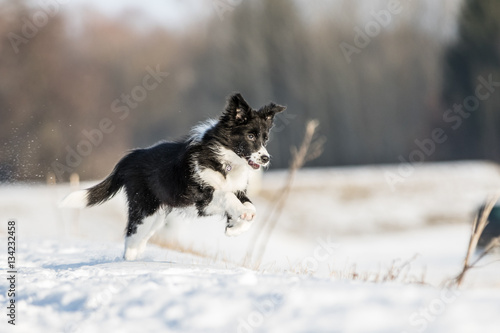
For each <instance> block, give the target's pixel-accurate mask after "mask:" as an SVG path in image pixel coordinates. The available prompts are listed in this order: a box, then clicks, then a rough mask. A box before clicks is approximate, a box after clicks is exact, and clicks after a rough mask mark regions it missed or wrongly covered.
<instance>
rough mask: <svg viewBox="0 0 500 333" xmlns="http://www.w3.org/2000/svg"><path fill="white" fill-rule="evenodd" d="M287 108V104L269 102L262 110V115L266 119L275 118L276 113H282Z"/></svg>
mask: <svg viewBox="0 0 500 333" xmlns="http://www.w3.org/2000/svg"><path fill="white" fill-rule="evenodd" d="M285 110H286V106H283V105H278V104H274V103H269V104H268V105H266V106H265V107H263V108H262V110H261V115H262V117H263V118H265V119H266V120H273V118H274V115H275V114H276V113H280V112H283V111H285Z"/></svg>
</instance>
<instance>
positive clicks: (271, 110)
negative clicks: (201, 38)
mask: <svg viewBox="0 0 500 333" xmlns="http://www.w3.org/2000/svg"><path fill="white" fill-rule="evenodd" d="M285 109H286V107H284V106H281V105H276V104H274V103H269V104H267V105H265V106H263V107H261V108H260V109H259V110H254V109H252V108H251V107H250V106H249V105H248V103H247V102H246V101H245V100H244V99H243V97H242V96H241V95H240V94H239V93H235V94H233V95H231V96H230V97H229V98H228V99H227V103H226V107H225V110H224V111H223V113H222V115H221V116H220V118H219V120H209V121H207V122H205V123H202V124H201V125H198V126H197V127H195V128H194V129H193V130H192V132H191V135H190V136H189V137H188V138H186V139H184V140H181V141H175V142H160V143H158V144H156V145H155V146H153V147H150V148H146V149H135V150H133V151H131V152H130V153H129V154H128V155H126V156H125V157H123V158H122V159H121V160H120V161H119V162H118V164H117V165H116V166H115V168H114V170H113V171H112V172H111V174H110V175H109V176H108V177H107V178H106V179H105V180H103V181H102V182H101V183H99V184H97V185H95V186H94V187H91V188H89V189H86V190H82V191H77V192H74V193H72V194H70V195H69V196H68V197H66V198H65V199H64V200H63V202H62V206H69V207H80V208H82V207H88V206H94V205H99V204H101V203H103V202H105V201H107V200H109V199H110V198H112V197H113V196H114V195H115V194H116V193H117V192H118V191H119V190H120V189H121V188H122V187H123V188H125V193H126V196H127V202H128V224H127V228H126V237H125V253H124V258H125V260H135V259H137V257H138V256H139V255H140V254H141V253H142V252H143V251H144V249H145V247H146V243H147V241H148V240H149V238H151V236H153V234H154V233H155V232H156V231H157V230H158V229H160V228H161V227H162V226H163V225H164V223H165V217H166V216H168V214H170V213H171V212H172V211H174V210H178V211H181V212H188V211H189V210H192V209H193V208H194V209H195V211H196V212H197V214H198V216H209V215H221V216H225V217H226V218H227V225H226V235H228V236H234V235H239V234H240V233H241V232H243V231H245V230H247V229H248V228H249V225H250V222H251V221H252V220H253V219H254V217H255V206H254V205H253V204H252V202H251V201H250V199H249V198H248V197H247V195H246V188H247V185H248V177H249V173H250V172H252V171H254V170H257V169H259V168H260V167H265V166H267V165H268V164H269V159H270V157H269V153H268V152H267V150H266V148H265V146H266V144H267V140H268V137H269V130H270V129H271V127H272V126H273V120H274V116H275V114H276V113H279V112H282V111H283V110H285ZM160 212H163V213H164V214H163V215H164V216H163V218H161V217H160V216H159V215H162V214H157V213H160Z"/></svg>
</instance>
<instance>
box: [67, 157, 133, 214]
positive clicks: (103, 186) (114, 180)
mask: <svg viewBox="0 0 500 333" xmlns="http://www.w3.org/2000/svg"><path fill="white" fill-rule="evenodd" d="M119 165H120V164H118V165H117V166H116V167H115V169H114V170H113V172H111V174H110V175H109V176H108V177H107V178H106V179H104V180H103V181H102V182H100V183H99V184H97V185H95V186H93V187H91V188H88V189H86V190H80V191H75V192H73V193H70V194H69V195H68V196H67V197H65V198H64V199H63V200H62V201H61V202H60V203H59V207H71V208H85V207H90V206H94V205H100V204H102V203H104V202H106V201H108V200H109V199H111V198H112V197H113V196H114V195H115V194H116V193H117V192H118V191H119V190H120V189H121V188H122V186H123V185H124V184H123V179H122V177H120V175H119V169H118V167H119Z"/></svg>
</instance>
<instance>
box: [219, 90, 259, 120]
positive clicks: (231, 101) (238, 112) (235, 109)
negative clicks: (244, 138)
mask: <svg viewBox="0 0 500 333" xmlns="http://www.w3.org/2000/svg"><path fill="white" fill-rule="evenodd" d="M251 111H252V108H251V107H250V106H249V105H248V103H247V101H245V99H244V98H243V96H241V94H240V93H235V94H232V95H231V96H229V98H228V99H227V103H226V112H225V113H226V114H227V115H229V116H230V117H231V118H232V119H233V120H234V121H235V122H236V124H243V123H245V122H247V120H248V118H249V116H250V113H251Z"/></svg>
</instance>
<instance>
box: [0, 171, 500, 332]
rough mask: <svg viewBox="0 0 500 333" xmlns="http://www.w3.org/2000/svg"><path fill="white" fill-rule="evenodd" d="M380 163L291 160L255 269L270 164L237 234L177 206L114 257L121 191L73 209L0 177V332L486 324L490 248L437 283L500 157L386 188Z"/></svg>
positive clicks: (497, 290)
mask: <svg viewBox="0 0 500 333" xmlns="http://www.w3.org/2000/svg"><path fill="white" fill-rule="evenodd" d="M388 172H392V173H395V172H396V173H397V172H398V167H397V166H377V167H359V168H332V169H308V170H304V171H301V172H300V173H299V174H298V175H297V179H296V182H295V183H294V184H295V185H294V187H293V189H292V192H291V194H290V198H289V200H288V202H287V205H286V207H285V212H284V213H283V215H282V216H281V218H280V219H279V221H278V223H277V227H276V229H275V231H274V233H273V234H272V236H271V238H270V241H269V246H268V248H267V251H266V252H265V255H264V257H263V261H262V264H261V265H260V266H259V267H258V268H252V269H250V268H245V267H243V265H242V264H243V260H244V258H245V254H246V252H247V250H248V248H249V246H250V244H251V240H252V238H253V236H254V233H255V232H256V231H258V230H259V228H261V227H262V225H261V223H262V221H263V217H265V216H266V215H267V214H268V212H269V210H270V208H271V203H272V199H273V198H274V197H275V196H276V195H277V194H278V193H279V192H280V190H281V188H282V186H283V182H284V179H285V173H284V172H281V171H277V172H268V173H266V174H265V175H264V177H263V180H262V185H261V188H260V191H258V193H257V194H254V195H253V196H252V198H253V199H254V202H255V204H256V207H257V212H258V213H257V214H258V219H257V220H256V221H255V222H254V225H253V226H252V229H251V230H250V231H249V232H247V233H246V234H244V235H241V236H239V237H234V238H229V237H226V236H224V234H223V233H224V221H223V220H221V219H217V218H204V219H199V220H194V221H186V220H185V219H182V218H180V217H179V218H178V219H176V220H175V221H174V222H173V223H171V224H170V225H169V226H167V227H166V228H165V229H164V230H162V232H161V234H160V235H158V236H157V237H155V239H154V244H150V245H148V248H147V250H146V253H145V255H144V257H143V258H142V259H141V260H138V261H135V262H125V261H123V260H122V259H121V256H122V252H123V239H122V236H123V229H124V227H125V219H126V215H125V204H124V198H123V196H120V195H119V196H117V197H116V198H114V199H112V200H111V201H110V202H108V203H106V204H105V205H103V206H100V207H96V208H91V209H86V210H82V211H79V210H74V209H59V208H58V207H57V203H58V201H59V200H60V199H61V198H63V197H64V196H65V195H67V194H68V193H69V192H70V191H71V190H72V189H71V188H70V186H69V185H66V184H61V185H52V186H46V185H4V186H1V187H0V249H3V250H2V251H0V263H1V264H0V267H1V270H2V273H1V274H2V279H1V281H3V282H2V283H0V304H1V305H2V309H4V310H3V311H4V313H3V314H2V316H1V317H2V318H4V319H2V320H1V321H0V332H75V333H76V332H407V333H412V332H439V333H442V332H453V333H455V332H464V333H466V332H467V333H469V332H479V333H482V332H498V331H499V327H500V317H499V315H498V314H499V313H500V262H496V261H498V259H500V258H499V257H498V255H496V256H495V255H493V256H490V257H487V258H485V259H484V263H483V265H481V267H480V268H477V269H475V270H472V271H470V272H469V275H467V277H466V279H465V282H464V285H463V287H462V288H461V289H460V290H448V289H445V288H444V287H443V284H444V282H446V281H447V280H448V279H450V278H452V277H454V276H455V275H456V274H457V273H459V271H460V268H461V264H462V261H463V257H464V255H465V252H466V247H467V243H468V237H469V232H470V223H471V221H472V219H473V216H474V214H475V212H476V210H477V208H478V207H479V206H480V205H481V204H482V203H484V201H485V200H486V198H487V197H488V196H489V195H491V194H493V193H495V192H497V191H499V190H500V168H499V167H498V166H496V165H494V164H488V163H481V162H474V163H473V162H470V163H446V164H430V165H425V166H422V167H419V168H417V169H415V171H414V172H413V173H412V174H411V175H409V176H408V177H406V178H405V179H404V181H402V182H401V183H399V184H397V186H395V187H394V188H393V187H391V186H390V185H389V184H388V183H387V181H386V175H387V173H388ZM89 185H91V183H88V184H82V185H81V186H82V187H87V186H89ZM9 219H15V220H16V227H17V240H18V243H17V257H16V265H17V270H18V273H17V276H16V286H15V288H16V303H15V304H16V325H15V326H12V325H9V324H8V323H7V321H8V320H9V318H8V316H7V313H8V309H7V305H8V302H9V300H10V298H9V297H8V296H7V293H8V290H9V288H10V286H9V283H8V280H7V278H8V277H9V276H10V275H9V273H7V271H8V268H7V256H8V255H7V236H8V235H7V222H8V221H9ZM165 245H169V246H170V247H173V248H174V249H167V248H165V247H164V246H165ZM391 276H392V278H391Z"/></svg>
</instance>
